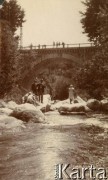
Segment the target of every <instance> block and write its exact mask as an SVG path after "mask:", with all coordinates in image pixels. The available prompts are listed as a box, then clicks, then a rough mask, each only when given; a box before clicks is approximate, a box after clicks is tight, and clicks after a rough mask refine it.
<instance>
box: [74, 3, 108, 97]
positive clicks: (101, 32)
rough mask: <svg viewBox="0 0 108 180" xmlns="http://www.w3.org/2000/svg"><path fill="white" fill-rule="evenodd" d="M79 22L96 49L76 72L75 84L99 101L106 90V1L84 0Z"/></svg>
mask: <svg viewBox="0 0 108 180" xmlns="http://www.w3.org/2000/svg"><path fill="white" fill-rule="evenodd" d="M83 3H84V4H85V6H86V12H85V13H82V15H83V18H82V20H81V22H82V25H83V28H84V32H85V33H87V35H88V37H89V39H90V40H92V41H93V42H94V44H95V46H96V47H97V52H96V54H95V55H94V57H93V58H92V59H91V60H90V61H88V62H86V63H85V64H84V66H83V68H81V69H80V70H79V72H78V75H77V84H78V86H79V87H80V88H81V89H85V90H86V91H87V92H88V93H89V94H90V95H91V96H92V97H95V98H98V99H101V98H102V95H104V94H105V92H106V91H107V89H108V82H107V80H108V1H107V0H86V1H84V2H83Z"/></svg>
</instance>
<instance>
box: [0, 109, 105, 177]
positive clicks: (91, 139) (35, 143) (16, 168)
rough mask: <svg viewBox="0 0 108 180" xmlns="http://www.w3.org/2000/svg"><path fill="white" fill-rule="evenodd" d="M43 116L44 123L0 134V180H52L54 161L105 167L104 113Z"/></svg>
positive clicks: (54, 113) (32, 124)
mask: <svg viewBox="0 0 108 180" xmlns="http://www.w3.org/2000/svg"><path fill="white" fill-rule="evenodd" d="M45 116H46V123H45V124H40V123H38V124H34V123H28V124H26V129H24V130H23V131H21V132H19V133H9V132H3V133H1V135H0V180H54V179H55V178H54V173H55V170H54V168H55V165H56V164H58V163H63V164H71V165H72V166H73V167H81V166H82V165H86V166H90V165H91V164H93V165H94V166H96V167H101V166H103V167H105V168H107V167H108V146H107V140H108V131H107V130H108V116H105V115H98V114H97V115H94V116H93V117H87V116H78V115H74V116H61V115H59V114H58V113H57V112H50V113H46V115H45Z"/></svg>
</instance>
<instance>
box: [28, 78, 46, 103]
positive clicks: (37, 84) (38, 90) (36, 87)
mask: <svg viewBox="0 0 108 180" xmlns="http://www.w3.org/2000/svg"><path fill="white" fill-rule="evenodd" d="M31 90H32V92H33V94H34V95H35V96H36V97H38V101H39V102H41V103H43V94H44V90H45V85H44V81H43V79H41V80H39V79H38V78H37V77H36V79H35V80H34V82H33V84H32V86H31Z"/></svg>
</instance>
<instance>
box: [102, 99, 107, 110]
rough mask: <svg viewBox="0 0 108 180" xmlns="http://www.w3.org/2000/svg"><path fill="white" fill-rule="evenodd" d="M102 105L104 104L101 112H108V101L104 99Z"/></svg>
mask: <svg viewBox="0 0 108 180" xmlns="http://www.w3.org/2000/svg"><path fill="white" fill-rule="evenodd" d="M101 104H102V106H101V110H102V111H105V112H108V99H103V100H102V101H101Z"/></svg>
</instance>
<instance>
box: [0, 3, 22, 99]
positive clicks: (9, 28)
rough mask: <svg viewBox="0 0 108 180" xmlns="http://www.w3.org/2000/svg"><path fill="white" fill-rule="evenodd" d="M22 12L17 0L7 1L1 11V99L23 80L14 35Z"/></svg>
mask: <svg viewBox="0 0 108 180" xmlns="http://www.w3.org/2000/svg"><path fill="white" fill-rule="evenodd" d="M8 6H9V7H10V9H11V10H10V11H8ZM22 12H23V11H21V7H20V6H19V5H17V2H16V1H15V0H10V1H9V2H7V1H5V3H4V4H3V7H2V9H1V17H2V20H1V22H0V23H1V34H0V40H1V47H0V48H1V49H0V52H1V54H0V62H1V64H0V97H3V96H4V95H5V94H8V93H9V92H10V91H11V90H12V89H13V88H15V87H16V86H18V83H19V80H20V78H21V74H20V72H21V66H20V60H21V57H20V54H19V51H18V38H17V37H15V35H14V34H15V31H16V30H17V28H18V27H19V26H20V25H21V24H20V22H21V21H20V18H19V16H20V15H21V14H22ZM9 13H10V14H9ZM21 19H23V18H21ZM22 22H23V21H22Z"/></svg>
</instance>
